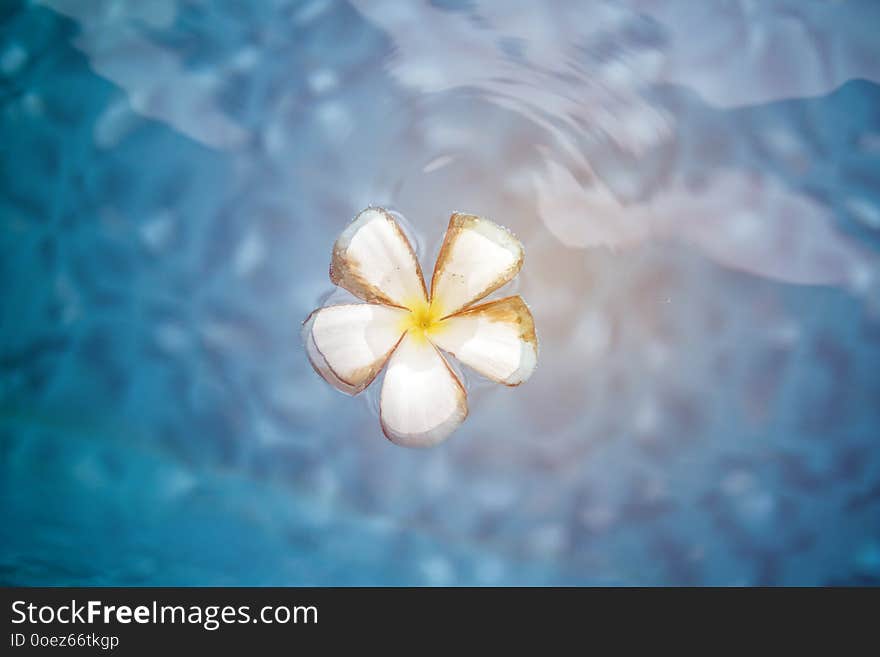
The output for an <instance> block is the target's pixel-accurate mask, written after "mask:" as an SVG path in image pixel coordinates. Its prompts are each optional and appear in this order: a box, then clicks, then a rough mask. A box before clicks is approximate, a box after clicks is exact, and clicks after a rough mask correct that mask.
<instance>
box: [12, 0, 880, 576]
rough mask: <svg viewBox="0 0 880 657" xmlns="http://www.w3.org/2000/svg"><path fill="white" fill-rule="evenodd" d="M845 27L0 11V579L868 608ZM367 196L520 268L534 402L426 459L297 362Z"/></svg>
mask: <svg viewBox="0 0 880 657" xmlns="http://www.w3.org/2000/svg"><path fill="white" fill-rule="evenodd" d="M878 28H880V4H878V3H876V2H872V1H870V0H864V1H861V2H860V1H852V2H830V1H829V2H822V1H819V0H816V1H814V2H802V1H795V0H789V1H785V0H777V1H773V2H770V1H768V2H748V1H746V0H741V1H732V2H703V3H693V2H684V1H675V0H669V1H664V0H623V1H620V2H610V1H609V2H602V1H598V0H597V1H593V2H553V3H508V2H500V1H499V2H490V1H489V0H474V1H473V2H419V3H399V2H390V1H387V2H368V1H367V0H357V1H355V2H351V3H345V2H335V1H331V0H327V1H323V0H308V1H306V2H295V1H287V0H265V1H260V2H243V1H240V0H239V1H233V0H220V1H212V2H207V1H195V0H153V1H151V2H140V1H138V0H100V1H97V2H85V1H82V2H80V1H77V0H42V1H30V2H26V1H14V0H13V1H7V2H4V3H2V4H0V282H2V296H0V298H2V303H0V517H2V519H3V521H2V523H0V582H2V583H4V584H22V585H114V584H115V585H222V584H234V585H238V584H240V585H248V584H251V585H270V584H273V585H297V584H310V585H368V584H388V585H423V584H428V585H458V584H498V585H509V584H528V585H543V584H557V585H558V584H601V585H667V584H672V585H701V584H712V585H757V584H769V585H779V584H794V585H815V584H830V583H833V584H854V585H877V584H880V294H878V292H880V287H878V276H880V257H878V256H880V40H878V39H877V38H876V35H877V33H878ZM369 204H378V205H384V206H386V207H389V208H392V209H394V210H396V211H398V212H400V213H401V214H402V215H403V216H405V217H406V220H407V225H408V227H409V229H410V230H411V231H412V233H413V234H414V236H415V237H416V239H417V242H418V251H419V255H420V257H421V258H422V263H423V267H424V268H425V269H426V270H427V271H430V269H431V265H432V264H433V258H434V256H435V254H436V252H437V249H438V247H439V242H440V240H441V238H442V234H443V231H444V229H445V226H446V222H447V221H448V218H449V215H450V213H451V212H452V211H454V210H462V211H467V212H473V213H478V214H482V215H485V216H487V217H490V218H491V219H493V220H495V221H496V222H498V223H501V224H504V225H506V226H508V227H509V228H511V229H512V230H513V231H515V232H516V234H517V235H518V236H519V237H520V238H521V240H522V241H523V243H524V244H525V248H526V262H525V267H524V269H523V272H522V274H521V275H520V277H519V279H518V280H517V281H516V283H515V284H514V286H513V289H515V290H517V291H518V292H519V293H521V294H522V295H523V296H524V298H526V299H527V300H528V301H529V303H530V305H531V308H532V311H533V314H534V316H535V320H536V323H537V328H538V334H539V338H540V341H541V355H540V362H539V367H538V370H537V371H536V373H535V375H534V376H533V377H532V379H531V380H530V381H529V382H527V383H526V384H525V385H523V386H521V387H519V388H515V389H508V388H504V387H502V386H495V385H490V384H488V383H486V382H485V381H481V380H479V378H478V377H477V376H475V375H467V381H466V383H467V386H468V390H469V401H470V416H469V418H468V420H467V422H466V423H465V424H464V425H463V426H462V427H461V429H460V430H459V431H458V432H457V433H456V434H454V435H453V436H452V437H451V438H450V439H449V440H448V441H447V442H446V443H444V444H443V445H441V446H439V447H437V448H434V449H431V450H427V451H425V450H407V449H403V448H400V447H397V446H395V445H393V444H391V443H390V442H388V441H387V440H385V439H384V438H383V436H382V434H381V431H380V429H379V423H378V419H377V417H376V414H375V410H374V408H375V396H376V391H377V390H378V387H377V386H375V385H374V386H373V388H372V389H371V390H369V391H368V392H367V393H365V394H364V396H363V397H359V398H355V399H349V398H346V397H344V396H343V395H341V394H338V393H336V392H335V391H334V390H332V389H331V388H330V387H329V386H327V385H326V384H325V383H324V382H323V381H322V380H321V379H320V378H319V377H318V376H316V375H315V373H314V372H313V371H312V370H311V368H310V366H309V364H308V362H307V359H306V357H305V354H304V351H303V347H302V344H301V342H300V336H299V326H300V323H301V321H302V320H303V319H304V318H305V317H306V315H307V314H308V313H309V312H310V311H311V310H313V309H314V308H315V307H317V306H319V305H320V304H321V303H322V300H324V299H326V298H327V295H328V294H329V293H331V290H332V286H331V284H330V282H329V280H328V276H327V266H328V263H329V260H330V251H331V247H332V244H333V241H334V239H335V238H336V236H337V235H338V234H339V233H340V231H341V230H342V229H343V227H344V226H345V225H346V223H347V222H348V221H350V220H351V218H352V217H353V216H354V215H355V214H356V213H357V212H358V211H359V210H361V209H362V208H364V207H366V206H367V205H369ZM505 291H506V290H505Z"/></svg>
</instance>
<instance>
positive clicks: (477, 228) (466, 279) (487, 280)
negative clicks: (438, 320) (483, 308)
mask: <svg viewBox="0 0 880 657" xmlns="http://www.w3.org/2000/svg"><path fill="white" fill-rule="evenodd" d="M522 263H523V247H522V244H520V242H519V240H518V239H516V237H514V236H513V234H511V233H510V232H509V231H508V230H506V229H505V228H502V227H501V226H499V225H497V224H494V223H492V222H491V221H489V220H488V219H483V218H482V217H477V216H475V215H472V214H461V213H459V212H456V213H455V214H453V215H452V218H451V219H450V220H449V227H448V228H447V229H446V237H445V238H444V239H443V246H441V247H440V254H439V255H438V256H437V264H436V265H435V266H434V276H433V277H432V279H431V303H432V304H436V305H437V307H438V308H439V313H440V316H441V317H445V316H447V315H451V314H452V313H454V312H456V311H458V310H461V309H462V308H464V307H466V306H468V305H470V304H472V303H474V302H475V301H479V300H480V299H482V298H483V297H485V296H486V295H487V294H490V293H492V292H494V291H495V290H497V289H498V288H499V287H501V286H502V285H504V284H505V283H507V282H509V281H510V280H511V279H512V278H513V277H514V276H516V275H517V273H519V270H520V268H521V267H522Z"/></svg>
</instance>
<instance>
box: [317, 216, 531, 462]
mask: <svg viewBox="0 0 880 657" xmlns="http://www.w3.org/2000/svg"><path fill="white" fill-rule="evenodd" d="M522 263H523V248H522V245H521V244H520V242H519V240H517V239H516V237H514V236H513V235H512V234H510V233H509V232H508V231H507V230H505V229H504V228H502V227H500V226H498V225H496V224H494V223H492V222H491V221H488V220H486V219H483V218H482V217H477V216H474V215H469V214H460V213H455V214H453V215H452V218H451V219H450V220H449V227H448V228H447V230H446V237H445V238H444V240H443V245H442V246H441V247H440V254H439V255H438V256H437V264H436V265H435V266H434V275H433V277H432V279H431V290H430V294H429V293H428V289H427V287H426V286H425V279H424V277H423V276H422V269H421V266H420V265H419V262H418V259H417V258H416V254H415V252H414V251H413V248H412V246H411V245H410V243H409V241H408V240H407V238H406V236H405V235H404V233H403V231H402V230H401V228H400V226H399V225H398V224H397V222H396V221H395V220H394V218H393V217H392V216H391V215H390V214H389V213H388V212H387V211H385V210H383V209H382V208H367V209H366V210H364V211H363V212H361V213H360V214H359V215H358V216H357V217H355V219H354V221H353V222H352V223H351V224H350V225H349V226H348V227H347V228H346V229H345V230H344V231H343V233H342V235H340V236H339V239H337V240H336V244H335V245H334V247H333V259H332V261H331V263H330V280H331V281H333V283H334V284H336V285H338V286H340V287H343V288H345V289H346V290H348V291H349V292H351V293H352V294H354V295H355V296H357V297H359V298H360V299H363V300H364V301H366V302H367V303H352V304H342V305H334V306H326V307H324V308H319V309H318V310H316V311H315V312H313V313H312V314H311V315H309V317H308V318H307V319H306V321H305V322H304V324H303V331H304V333H303V335H304V338H305V342H306V352H307V353H308V356H309V360H310V361H311V363H312V366H313V367H314V368H315V371H317V372H318V374H320V375H321V376H322V377H324V379H325V380H326V381H327V382H328V383H330V384H331V385H333V386H334V387H336V388H337V389H339V390H342V391H343V392H345V393H348V394H350V395H356V394H358V393H359V392H361V391H362V390H364V388H366V387H367V386H368V385H369V384H370V383H371V382H372V381H373V379H374V378H376V375H377V374H379V372H380V371H381V370H382V368H383V367H384V366H385V364H386V363H387V364H388V368H387V371H386V372H385V378H384V380H383V383H382V393H381V397H380V401H379V419H380V422H381V424H382V431H383V432H384V433H385V435H386V436H387V437H388V439H389V440H391V441H392V442H394V443H397V444H398V445H406V446H409V447H427V446H430V445H436V444H437V443H439V442H440V441H442V440H443V439H445V438H446V437H447V436H449V434H451V433H452V432H453V431H454V430H455V429H456V427H458V425H459V424H461V423H462V421H464V419H465V417H466V416H467V412H468V411H467V393H466V392H465V389H464V386H462V384H461V381H459V379H458V377H457V376H456V375H455V373H454V372H453V370H452V369H451V368H450V366H449V363H448V362H447V361H446V358H445V357H444V356H443V354H442V353H441V351H440V350H441V349H442V350H443V351H445V352H448V353H449V354H452V355H453V356H455V357H456V358H457V359H458V360H459V361H461V362H462V363H464V364H465V365H468V366H469V367H472V368H473V369H475V370H476V371H477V372H479V373H480V374H482V375H484V376H486V377H488V378H490V379H492V380H494V381H496V382H498V383H503V384H505V385H509V386H516V385H519V384H520V383H522V382H523V381H525V380H526V379H527V378H528V377H529V376H530V375H531V373H532V372H533V371H534V369H535V365H536V364H537V359H538V341H537V338H536V336H535V325H534V321H533V320H532V314H531V312H529V309H528V306H526V304H525V302H524V301H523V300H522V299H521V298H520V297H519V296H510V297H505V298H503V299H498V300H495V301H488V302H486V303H482V304H480V305H474V304H475V303H476V302H477V301H479V300H480V299H483V298H484V297H486V296H487V295H489V294H491V293H492V292H494V291H495V290H497V289H498V288H500V287H501V286H502V285H505V284H506V283H508V282H510V281H511V280H512V279H513V278H514V277H515V276H516V275H517V273H519V270H520V268H521V267H522Z"/></svg>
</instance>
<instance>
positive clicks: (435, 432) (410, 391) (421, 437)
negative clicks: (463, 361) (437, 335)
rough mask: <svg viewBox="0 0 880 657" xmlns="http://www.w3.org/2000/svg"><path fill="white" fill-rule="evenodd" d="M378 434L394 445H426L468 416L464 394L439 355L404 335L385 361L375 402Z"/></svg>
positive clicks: (419, 340) (418, 339) (419, 339)
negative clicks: (381, 432) (381, 433)
mask: <svg viewBox="0 0 880 657" xmlns="http://www.w3.org/2000/svg"><path fill="white" fill-rule="evenodd" d="M379 417H380V420H381V422H382V430H383V431H384V432H385V435H386V436H387V437H388V439H389V440H391V442H393V443H397V444H398V445H404V446H406V447H430V446H432V445H436V444H437V443H439V442H441V441H443V440H444V439H445V438H447V437H448V436H449V434H451V433H452V432H453V431H454V430H455V429H456V427H458V425H459V424H461V423H462V422H463V421H464V419H465V417H467V395H466V393H465V391H464V387H463V386H462V385H461V382H460V381H459V380H458V377H457V376H456V375H455V373H454V372H453V371H452V370H451V369H450V367H449V364H448V363H447V362H446V359H445V358H444V357H443V355H442V354H441V353H440V352H439V351H438V350H437V348H436V347H434V345H432V344H431V343H430V342H429V341H428V340H426V339H425V337H424V336H423V335H421V334H419V333H417V332H410V333H407V334H406V335H405V336H404V338H403V340H402V341H401V343H400V345H399V346H398V347H397V349H396V350H395V351H394V354H393V355H392V356H391V359H390V360H389V362H388V369H387V370H386V372H385V379H384V381H383V382H382V395H381V399H380V401H379Z"/></svg>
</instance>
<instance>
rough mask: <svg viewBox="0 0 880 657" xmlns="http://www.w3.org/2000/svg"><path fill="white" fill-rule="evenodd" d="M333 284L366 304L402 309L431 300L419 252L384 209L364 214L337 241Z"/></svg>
mask: <svg viewBox="0 0 880 657" xmlns="http://www.w3.org/2000/svg"><path fill="white" fill-rule="evenodd" d="M330 280H331V281H333V283H334V284H336V285H339V286H340V287H343V288H345V289H346V290H348V291H349V292H351V293H352V294H354V295H355V296H357V297H360V298H361V299H363V300H364V301H370V302H377V303H384V304H389V305H393V306H398V307H401V308H411V307H413V306H414V305H419V304H424V302H425V299H426V298H427V293H426V290H425V280H424V277H423V276H422V268H421V266H420V265H419V261H418V258H416V254H415V251H413V248H412V245H411V244H410V243H409V240H408V239H407V238H406V235H404V233H403V230H402V229H401V227H400V225H399V224H398V223H397V221H395V219H394V217H392V216H391V215H390V214H389V213H388V212H387V211H386V210H383V209H382V208H367V209H366V210H364V211H363V212H361V213H360V214H359V215H358V216H357V217H355V219H354V221H352V222H351V223H350V224H349V225H348V227H347V228H346V229H345V230H344V231H343V232H342V234H341V235H340V236H339V239H337V240H336V244H335V245H334V246H333V259H332V261H331V263H330Z"/></svg>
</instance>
